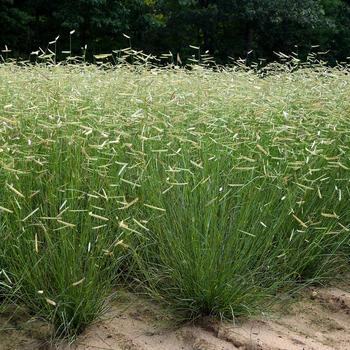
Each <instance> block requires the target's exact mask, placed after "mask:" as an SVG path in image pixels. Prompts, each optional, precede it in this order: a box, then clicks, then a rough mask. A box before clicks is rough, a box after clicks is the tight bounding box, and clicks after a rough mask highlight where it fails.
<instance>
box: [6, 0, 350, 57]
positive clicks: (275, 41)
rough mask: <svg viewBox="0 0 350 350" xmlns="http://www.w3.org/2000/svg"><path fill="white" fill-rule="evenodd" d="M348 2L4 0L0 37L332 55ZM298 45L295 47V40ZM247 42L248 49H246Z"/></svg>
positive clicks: (32, 44) (345, 43)
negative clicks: (317, 51)
mask: <svg viewBox="0 0 350 350" xmlns="http://www.w3.org/2000/svg"><path fill="white" fill-rule="evenodd" d="M349 28H350V4H349V2H348V1H345V0H304V1H302V0H296V1H292V0H248V1H238V0H215V1H214V0H121V1H119V0H118V1H117V0H78V1H68V0H64V1H58V0H50V1H48V0H24V1H21V2H17V1H13V0H2V1H1V2H0V31H1V35H0V45H1V46H4V45H5V44H6V45H8V46H9V47H10V48H11V49H12V50H15V51H16V52H17V53H21V54H28V53H29V52H31V51H32V50H37V48H38V46H41V47H42V48H44V49H45V48H46V46H47V43H48V42H49V41H52V40H53V39H54V38H55V37H56V36H57V35H60V36H61V38H60V41H59V42H58V44H57V45H58V48H59V51H62V50H67V47H68V45H69V32H70V31H71V30H75V31H76V32H75V34H74V38H73V42H72V44H73V51H74V52H75V53H76V54H78V53H80V52H81V47H82V46H84V45H86V44H87V46H88V56H89V57H90V58H92V55H93V54H100V53H105V52H111V51H112V50H114V49H121V48H124V47H126V46H128V45H129V44H130V42H129V41H128V40H125V38H124V37H123V36H122V34H123V33H125V34H127V35H128V36H131V38H132V40H131V43H132V45H133V47H134V48H137V49H143V50H145V51H147V52H150V53H163V52H168V51H169V50H170V51H172V52H173V53H174V54H176V53H177V52H179V53H181V56H182V57H185V56H187V57H189V56H190V55H191V54H193V52H192V51H191V50H190V49H189V48H188V46H189V45H195V46H200V47H201V49H202V51H203V52H204V51H206V50H209V51H210V53H211V54H213V55H214V56H215V57H216V59H217V60H218V61H219V62H227V60H228V57H229V56H231V57H236V58H237V57H244V58H245V57H246V56H247V53H248V52H249V57H250V58H251V59H252V58H254V59H258V58H265V59H268V60H271V59H275V58H276V56H274V51H275V52H279V51H280V52H284V53H291V52H296V53H297V54H299V55H300V57H301V58H305V57H306V55H307V54H309V53H310V51H311V50H312V46H314V45H320V47H319V50H320V51H323V52H325V51H327V50H329V54H328V55H327V56H325V58H326V59H329V60H330V62H331V63H333V62H335V61H336V60H345V59H346V57H347V56H348V52H349V50H350V30H349ZM296 46H297V47H296ZM251 50H253V51H252V52H251Z"/></svg>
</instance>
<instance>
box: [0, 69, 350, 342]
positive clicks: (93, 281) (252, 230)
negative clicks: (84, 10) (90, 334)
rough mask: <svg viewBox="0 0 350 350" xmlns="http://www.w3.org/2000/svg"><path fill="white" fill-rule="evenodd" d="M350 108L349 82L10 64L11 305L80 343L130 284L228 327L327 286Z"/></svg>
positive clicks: (0, 175)
mask: <svg viewBox="0 0 350 350" xmlns="http://www.w3.org/2000/svg"><path fill="white" fill-rule="evenodd" d="M272 72H273V71H272ZM349 94H350V78H349V74H348V71H346V69H344V68H340V67H338V68H333V69H327V68H324V67H322V66H318V67H305V68H303V69H300V70H297V71H295V72H293V73H291V72H290V71H289V70H288V69H287V67H282V68H281V67H278V70H277V68H276V69H275V74H269V75H267V76H265V77H264V78H261V77H259V76H258V75H257V74H255V73H254V72H252V71H250V70H243V69H229V68H227V69H225V70H222V71H213V70H210V69H204V68H201V67H195V68H194V69H192V71H188V70H184V69H178V70H173V69H169V68H163V69H146V68H142V67H138V68H137V69H134V68H133V67H126V66H120V67H117V68H109V69H99V68H97V67H95V66H82V65H76V66H51V67H45V66H31V67H24V68H20V67H16V66H15V65H12V64H4V65H2V66H0V155H1V158H0V164H1V172H0V181H1V188H0V232H1V236H2V239H1V240H0V267H1V269H2V270H1V271H2V272H1V275H0V292H1V294H2V295H3V296H4V297H11V298H13V299H14V300H16V302H18V303H23V304H25V305H27V307H28V308H30V309H31V310H32V311H33V312H35V313H37V314H38V315H40V316H42V317H44V318H46V319H47V320H49V321H52V322H53V323H54V324H55V326H56V330H57V334H58V335H74V334H75V333H76V332H79V331H81V330H82V329H83V328H84V327H85V326H86V325H88V324H89V323H90V322H91V321H92V320H93V319H95V318H96V317H97V316H98V315H99V314H100V313H101V312H102V310H103V309H104V307H105V301H106V298H107V297H108V296H109V295H111V293H112V291H113V290H115V288H116V289H117V290H118V286H120V285H121V284H123V285H125V283H129V282H130V283H133V286H134V285H135V284H134V283H136V285H137V287H138V290H140V291H143V292H147V293H149V295H150V296H152V297H154V298H157V299H159V300H161V301H163V302H165V303H166V304H168V305H169V306H171V307H173V308H175V309H176V310H177V311H178V312H179V315H181V317H185V318H196V317H198V316H200V315H204V314H213V315H217V316H224V317H229V318H232V317H236V316H240V315H248V314H250V313H253V312H256V311H257V310H258V309H259V308H260V307H261V306H262V305H264V304H262V303H263V300H265V298H266V297H268V296H271V295H274V294H275V293H277V292H278V291H280V290H290V289H291V288H293V287H294V286H295V283H301V282H312V281H322V280H324V279H325V278H328V277H330V276H332V275H334V274H335V273H336V271H338V270H340V269H342V268H343V267H344V265H346V264H347V262H348V259H349V233H348V231H349V228H350V227H349V225H350V215H349V209H348V203H349V179H350V176H349V170H350V159H349V155H350V150H349V144H350V143H349V141H350V133H349V120H350V119H349V112H350V100H349V98H348V96H349ZM126 277H127V278H126ZM125 281H127V282H125Z"/></svg>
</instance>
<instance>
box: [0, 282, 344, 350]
mask: <svg viewBox="0 0 350 350" xmlns="http://www.w3.org/2000/svg"><path fill="white" fill-rule="evenodd" d="M130 301H131V302H130ZM286 309H287V310H286ZM1 321H2V320H1V319H0V324H1ZM16 322H18V320H17V321H16V320H14V319H12V320H10V321H7V323H6V325H7V326H6V329H4V327H2V328H3V331H1V328H0V350H5V349H6V350H7V349H42V350H44V349H55V348H56V349H58V348H59V349H60V350H99V349H103V350H237V349H240V350H277V349H278V350H282V349H283V350H331V349H335V350H346V349H349V350H350V284H348V285H344V286H341V287H327V288H317V289H309V290H308V291H307V292H305V294H304V296H303V297H302V298H300V300H298V301H297V302H295V303H293V304H288V305H287V307H286V308H284V311H283V313H281V312H275V313H273V314H270V315H265V316H264V317H260V318H258V319H254V320H250V321H245V322H242V323H241V324H233V323H228V322H218V321H215V320H212V319H204V320H201V321H200V322H198V323H197V324H195V325H194V324H190V325H183V326H181V327H178V328H174V323H173V321H172V320H171V319H169V317H168V316H167V315H166V314H165V313H164V311H162V310H161V309H160V308H158V307H157V306H155V305H154V304H152V303H150V302H147V301H145V300H142V299H139V298H135V297H133V296H128V297H127V300H126V301H125V303H122V304H121V303H118V305H116V306H113V307H112V308H111V310H110V311H109V312H108V314H106V315H105V316H104V317H103V319H102V320H100V321H99V322H96V324H94V325H92V326H90V327H89V328H88V329H87V330H86V331H85V332H84V333H83V334H82V335H81V336H80V337H79V338H78V340H77V341H76V342H75V343H74V344H73V345H70V346H69V345H62V344H61V345H60V346H53V345H48V343H47V342H46V341H45V336H46V337H47V336H48V334H49V333H48V331H49V330H48V328H47V326H46V328H45V325H44V324H43V323H40V322H39V321H32V322H29V323H28V322H26V325H25V326H24V325H20V326H19V325H18V324H17V325H16ZM33 322H34V323H33ZM34 329H36V330H35V331H34ZM46 339H47V338H46Z"/></svg>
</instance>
